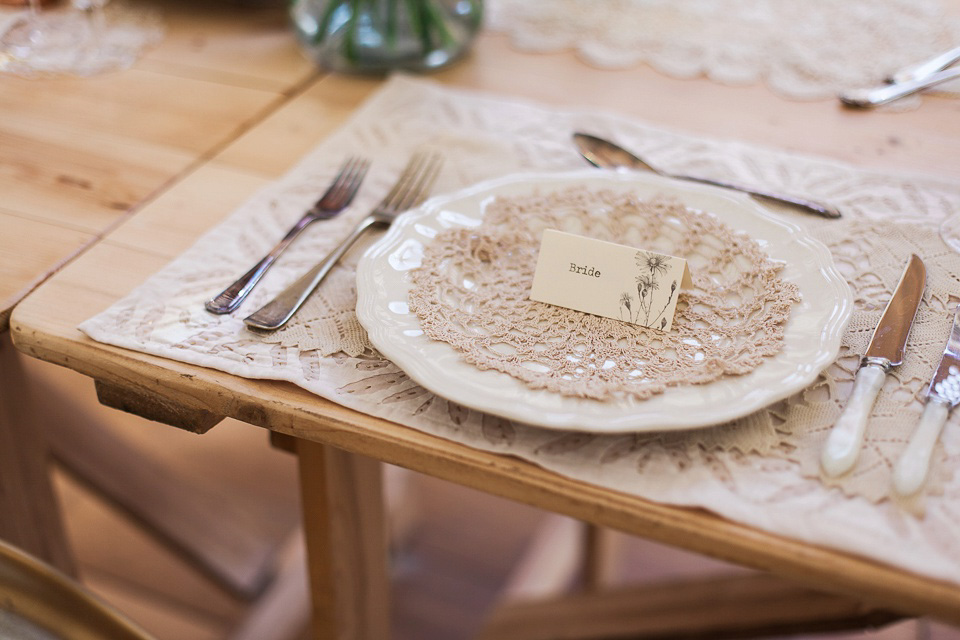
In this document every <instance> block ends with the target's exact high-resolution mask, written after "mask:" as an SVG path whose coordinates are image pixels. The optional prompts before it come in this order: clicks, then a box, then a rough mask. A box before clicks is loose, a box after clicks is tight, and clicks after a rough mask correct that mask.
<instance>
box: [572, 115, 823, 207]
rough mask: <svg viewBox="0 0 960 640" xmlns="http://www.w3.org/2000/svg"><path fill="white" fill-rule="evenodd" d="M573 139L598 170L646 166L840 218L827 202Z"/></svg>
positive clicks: (579, 136) (583, 137) (581, 136)
mask: <svg viewBox="0 0 960 640" xmlns="http://www.w3.org/2000/svg"><path fill="white" fill-rule="evenodd" d="M573 141H574V144H576V145H577V149H578V150H579V151H580V155H582V156H583V157H584V158H586V160H587V162H589V163H590V164H592V165H594V166H595V167H600V168H602V169H613V168H617V167H628V168H631V169H646V170H647V171H652V172H654V173H656V174H658V175H661V176H664V177H666V178H674V179H676V180H689V181H691V182H699V183H702V184H710V185H713V186H715V187H724V188H726V189H734V190H736V191H743V192H744V193H749V194H750V195H752V196H757V197H760V198H766V199H768V200H774V201H776V202H780V203H783V204H788V205H792V206H794V207H799V208H801V209H804V210H806V211H811V212H813V213H815V214H817V215H820V216H823V217H824V218H839V217H840V211H838V210H837V209H836V208H835V207H832V206H830V205H827V204H820V203H818V202H812V201H810V200H804V199H802V198H795V197H793V196H788V195H783V194H778V193H771V192H769V191H764V190H762V189H755V188H753V187H748V186H746V185H742V184H734V183H731V182H723V181H721V180H714V179H712V178H700V177H697V176H685V175H678V174H675V173H668V172H666V171H661V170H660V169H657V168H656V167H652V166H650V165H649V164H647V163H646V162H644V161H643V160H642V159H640V158H639V157H637V156H635V155H634V154H632V153H630V152H629V151H627V150H626V149H624V148H623V147H620V146H618V145H616V144H614V143H612V142H610V141H609V140H604V139H603V138H598V137H596V136H592V135H590V134H587V133H574V134H573Z"/></svg>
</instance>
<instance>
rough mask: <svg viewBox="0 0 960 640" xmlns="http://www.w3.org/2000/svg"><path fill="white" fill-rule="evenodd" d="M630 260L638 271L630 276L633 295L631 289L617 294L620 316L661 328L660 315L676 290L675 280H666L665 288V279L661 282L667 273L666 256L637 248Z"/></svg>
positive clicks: (664, 318) (667, 306)
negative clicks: (668, 281) (667, 282)
mask: <svg viewBox="0 0 960 640" xmlns="http://www.w3.org/2000/svg"><path fill="white" fill-rule="evenodd" d="M634 261H635V262H636V264H637V267H638V268H639V271H640V272H639V273H638V274H637V276H636V277H635V278H634V284H635V285H636V294H634V293H633V292H632V291H624V292H623V293H621V294H620V306H619V315H620V319H621V320H624V321H627V322H632V323H634V324H639V325H641V326H644V327H650V328H654V329H659V330H660V331H663V330H664V329H665V328H666V326H667V318H666V317H664V314H665V313H666V312H667V309H669V308H670V303H672V302H673V296H674V295H675V294H676V292H677V281H676V280H673V281H672V282H671V283H670V287H669V289H668V288H667V286H666V282H661V280H662V278H663V276H665V275H668V273H669V272H670V262H669V258H668V257H667V256H664V255H660V254H659V253H650V252H647V251H637V253H636V255H635V256H634ZM668 279H669V278H668ZM661 284H662V285H663V286H661ZM634 295H635V296H636V297H634ZM664 296H666V300H664Z"/></svg>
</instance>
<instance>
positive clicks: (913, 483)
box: [893, 306, 960, 496]
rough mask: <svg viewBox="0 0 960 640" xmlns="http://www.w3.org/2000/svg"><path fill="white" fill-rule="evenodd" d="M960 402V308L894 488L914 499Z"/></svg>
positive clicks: (898, 466)
mask: <svg viewBox="0 0 960 640" xmlns="http://www.w3.org/2000/svg"><path fill="white" fill-rule="evenodd" d="M958 402H960V306H957V310H956V312H955V313H954V314H953V329H951V330H950V338H949V339H947V346H946V347H944V349H943V356H942V357H941V358H940V366H938V367H937V372H936V373H935V374H933V379H932V380H931V381H930V386H929V388H927V400H926V404H925V405H924V407H923V415H921V416H920V422H919V423H918V424H917V429H916V431H914V432H913V435H912V436H911V437H910V442H909V444H907V448H906V449H904V450H903V453H902V454H900V459H899V460H897V464H896V465H894V467H893V488H894V490H895V491H896V492H897V493H898V494H900V495H901V496H911V495H913V494H914V493H916V492H917V491H919V490H920V487H922V486H923V483H924V481H925V480H926V479H927V470H928V469H929V467H930V458H931V457H932V456H933V447H934V446H935V445H936V444H937V440H939V439H940V432H941V431H942V430H943V425H944V424H946V422H947V416H948V415H949V414H950V410H951V409H953V408H954V407H955V406H957V403H958Z"/></svg>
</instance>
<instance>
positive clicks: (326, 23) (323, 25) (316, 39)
mask: <svg viewBox="0 0 960 640" xmlns="http://www.w3.org/2000/svg"><path fill="white" fill-rule="evenodd" d="M341 7H343V3H342V2H330V3H328V4H327V7H326V9H324V11H323V15H322V16H320V22H319V24H318V25H317V32H316V33H314V34H313V38H312V42H313V43H314V44H320V43H321V42H323V41H324V39H326V37H327V35H328V32H329V30H330V21H331V20H333V14H335V13H336V12H337V11H338V10H339V9H340V8H341Z"/></svg>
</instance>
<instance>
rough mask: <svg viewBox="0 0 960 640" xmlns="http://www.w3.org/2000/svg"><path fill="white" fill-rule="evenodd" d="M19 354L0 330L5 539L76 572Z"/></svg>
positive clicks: (0, 481)
mask: <svg viewBox="0 0 960 640" xmlns="http://www.w3.org/2000/svg"><path fill="white" fill-rule="evenodd" d="M19 358H20V356H19V355H18V354H17V352H16V351H15V350H14V348H13V345H12V344H11V342H10V334H9V332H3V333H2V334H0V538H3V539H4V540H6V541H8V542H10V543H11V544H13V545H14V546H16V547H19V548H20V549H22V550H24V551H26V552H27V553H30V554H32V555H34V556H37V557H38V558H40V559H41V560H44V561H46V562H47V563H49V564H50V565H52V566H54V567H56V568H57V569H60V570H61V571H63V572H65V573H67V574H68V575H76V566H75V565H74V561H73V557H72V556H71V554H70V548H69V545H68V544H67V539H66V534H65V532H64V528H63V523H62V520H61V518H60V509H59V505H58V503H57V499H56V495H55V494H54V491H53V485H52V483H51V480H50V459H49V451H48V448H47V440H46V434H45V433H44V429H43V425H42V421H40V420H37V419H36V415H35V412H34V411H33V405H32V403H33V402H34V399H33V398H32V397H31V393H30V389H29V385H28V384H27V379H26V375H25V374H24V371H23V367H22V363H21V362H20V360H19Z"/></svg>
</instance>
